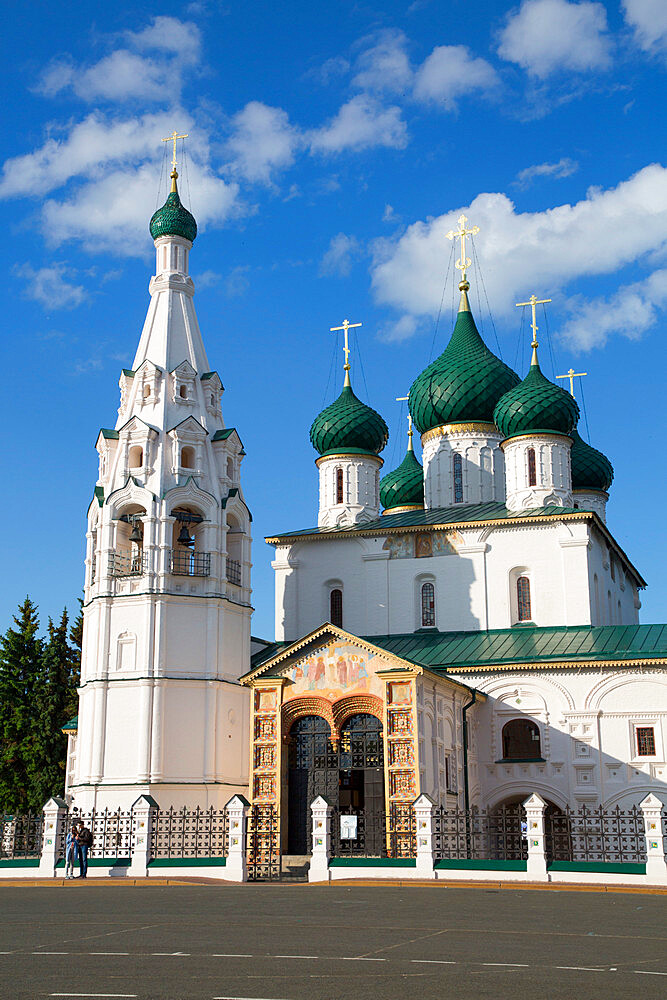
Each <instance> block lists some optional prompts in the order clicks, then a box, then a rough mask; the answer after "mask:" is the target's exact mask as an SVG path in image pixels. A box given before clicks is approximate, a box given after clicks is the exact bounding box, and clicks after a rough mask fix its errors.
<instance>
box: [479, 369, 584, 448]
mask: <svg viewBox="0 0 667 1000" xmlns="http://www.w3.org/2000/svg"><path fill="white" fill-rule="evenodd" d="M578 419H579V407H578V406H577V401H576V400H575V398H574V396H571V395H570V393H569V392H567V390H566V389H563V388H561V386H559V385H554V383H553V382H550V381H549V379H548V378H546V376H545V375H543V374H542V371H541V369H540V366H539V363H538V360H537V350H535V351H534V356H533V361H532V364H531V366H530V369H529V371H528V374H527V375H526V377H525V379H524V380H523V382H521V384H520V385H517V386H515V387H514V388H513V389H510V391H509V392H506V393H505V395H504V396H503V397H502V398H501V399H499V400H498V403H497V405H496V408H495V410H494V411H493V422H494V423H495V425H496V426H497V428H498V430H499V431H500V433H501V434H502V435H503V437H505V438H511V437H516V436H518V435H519V434H539V433H540V432H543V433H547V434H553V433H556V434H569V433H570V432H571V430H572V428H573V427H574V426H575V425H576V423H577V420H578Z"/></svg>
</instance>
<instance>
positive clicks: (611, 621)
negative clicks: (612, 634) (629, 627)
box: [607, 590, 614, 625]
mask: <svg viewBox="0 0 667 1000" xmlns="http://www.w3.org/2000/svg"><path fill="white" fill-rule="evenodd" d="M607 613H608V615H609V620H608V621H607V624H608V625H613V624H614V611H613V608H612V603H611V590H608V591H607Z"/></svg>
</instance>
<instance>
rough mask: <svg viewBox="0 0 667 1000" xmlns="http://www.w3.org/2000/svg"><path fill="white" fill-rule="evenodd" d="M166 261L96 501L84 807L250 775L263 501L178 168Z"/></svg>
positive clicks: (173, 797) (231, 790)
mask: <svg viewBox="0 0 667 1000" xmlns="http://www.w3.org/2000/svg"><path fill="white" fill-rule="evenodd" d="M175 138H176V136H175V134H174V169H173V172H172V175H171V177H172V187H171V193H170V194H169V196H168V198H167V201H166V202H165V204H164V205H163V207H162V208H161V209H159V210H158V211H157V212H156V213H155V215H154V216H153V218H152V219H151V225H150V230H151V235H152V236H153V239H154V243H155V250H156V271H155V275H154V277H153V278H152V279H151V282H150V286H149V290H150V296H151V299H150V305H149V307H148V315H147V317H146V322H145V324H144V328H143V332H142V334H141V339H140V342H139V347H138V349H137V353H136V356H135V358H134V362H133V364H132V368H131V369H124V370H123V372H122V374H121V377H120V390H121V393H120V408H119V411H118V419H117V421H116V424H115V428H113V429H106V428H105V429H102V430H101V431H100V433H99V436H98V439H97V451H98V453H99V478H98V481H97V485H96V487H95V494H94V499H93V502H92V504H91V506H90V508H89V511H88V532H87V550H86V577H85V600H84V644H83V659H82V671H81V688H80V698H79V720H78V734H77V741H76V744H77V746H76V764H75V770H74V776H73V780H72V781H71V782H70V787H69V789H68V791H69V793H70V794H71V796H72V798H73V800H74V802H75V803H76V805H77V806H79V807H80V808H84V809H88V808H91V807H93V806H94V807H96V808H105V807H107V806H108V807H109V808H114V809H115V808H118V807H121V808H128V807H129V806H130V805H131V803H132V802H134V800H135V799H136V798H137V796H139V795H141V794H150V795H152V796H153V798H154V799H156V800H157V802H158V803H159V805H160V806H161V807H169V806H172V805H173V806H175V807H182V806H184V805H187V806H195V805H199V806H202V807H207V806H211V805H212V806H214V807H216V808H220V807H222V806H223V805H224V804H225V803H226V802H227V801H228V800H229V799H230V798H231V796H232V795H234V794H235V793H236V792H245V791H246V789H247V774H248V746H249V736H248V730H247V727H248V722H247V719H248V715H249V713H248V707H247V698H248V692H247V689H245V688H243V687H241V686H240V685H239V684H238V678H239V677H240V676H241V674H243V673H245V672H246V671H247V670H248V669H249V666H250V617H251V614H252V608H251V604H250V568H251V562H250V547H251V536H250V524H251V516H250V512H249V510H248V508H247V506H246V504H245V501H244V498H243V491H242V489H241V462H242V460H243V456H244V454H245V452H244V450H243V445H242V443H241V439H240V437H239V435H238V433H237V432H236V430H235V429H234V428H232V427H225V424H224V421H223V419H222V412H221V408H220V398H221V395H222V392H223V386H222V382H221V380H220V378H219V376H218V375H217V373H216V372H213V371H211V370H210V366H209V363H208V360H207V357H206V352H205V350H204V345H203V342H202V338H201V333H200V331H199V325H198V323H197V317H196V314H195V308H194V302H193V296H194V291H195V288H194V284H193V281H192V278H191V277H190V276H189V273H188V261H189V255H190V251H191V249H192V244H193V241H194V239H195V237H196V234H197V225H196V222H195V220H194V218H193V216H192V215H191V214H190V212H188V211H187V210H186V209H185V208H184V206H183V205H182V204H181V201H180V198H179V195H178V189H177V185H176V180H177V177H178V174H177V172H176V169H175Z"/></svg>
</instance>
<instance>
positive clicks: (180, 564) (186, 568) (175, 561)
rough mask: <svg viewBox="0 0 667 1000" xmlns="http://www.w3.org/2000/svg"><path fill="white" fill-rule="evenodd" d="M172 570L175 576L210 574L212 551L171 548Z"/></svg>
mask: <svg viewBox="0 0 667 1000" xmlns="http://www.w3.org/2000/svg"><path fill="white" fill-rule="evenodd" d="M171 572H172V573H173V574H174V576H210V574H211V553H210V552H186V551H179V550H178V549H172V550H171Z"/></svg>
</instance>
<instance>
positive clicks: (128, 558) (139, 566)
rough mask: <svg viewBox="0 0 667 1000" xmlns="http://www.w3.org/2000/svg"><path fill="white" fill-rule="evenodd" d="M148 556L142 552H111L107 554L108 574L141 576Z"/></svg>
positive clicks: (144, 570) (146, 564)
mask: <svg viewBox="0 0 667 1000" xmlns="http://www.w3.org/2000/svg"><path fill="white" fill-rule="evenodd" d="M147 566H148V557H147V556H146V555H145V554H144V553H143V552H112V553H111V554H110V555H109V576H114V577H118V576H143V574H144V573H145V572H146V569H147Z"/></svg>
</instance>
